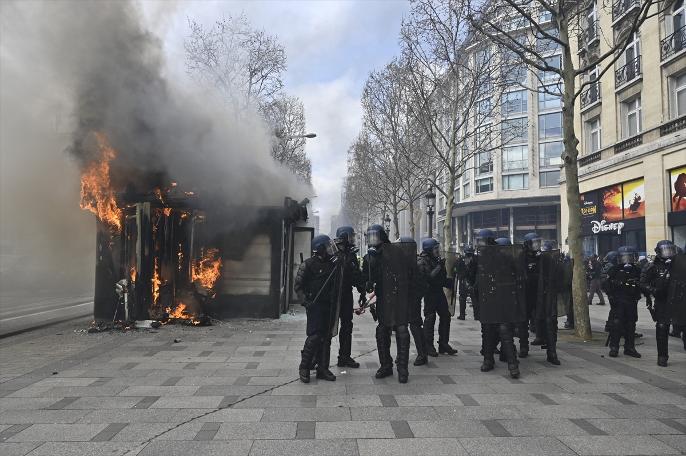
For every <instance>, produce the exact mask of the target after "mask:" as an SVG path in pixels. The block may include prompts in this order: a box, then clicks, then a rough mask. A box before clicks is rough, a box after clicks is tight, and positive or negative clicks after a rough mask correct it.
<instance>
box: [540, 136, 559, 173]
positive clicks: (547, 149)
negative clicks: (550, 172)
mask: <svg viewBox="0 0 686 456" xmlns="http://www.w3.org/2000/svg"><path fill="white" fill-rule="evenodd" d="M562 150H563V145H562V141H553V142H547V143H541V144H539V145H538V155H539V163H538V165H539V166H540V167H541V168H550V167H553V166H560V165H561V164H562Z"/></svg>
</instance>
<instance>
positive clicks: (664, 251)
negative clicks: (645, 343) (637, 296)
mask: <svg viewBox="0 0 686 456" xmlns="http://www.w3.org/2000/svg"><path fill="white" fill-rule="evenodd" d="M655 254H656V255H655V260H654V261H653V262H652V263H646V264H645V265H644V266H643V269H642V271H641V288H642V290H643V291H644V293H648V294H650V295H652V296H654V297H655V300H654V303H655V304H654V305H655V308H654V310H652V309H651V310H652V312H651V314H652V315H653V320H655V340H656V341H657V365H658V366H660V367H667V359H668V358H669V351H668V347H669V322H670V320H671V315H670V309H669V306H668V305H667V291H668V286H669V278H670V270H671V266H672V259H673V258H674V257H675V256H676V245H674V243H673V242H672V241H668V240H664V241H660V242H658V243H657V245H656V246H655ZM649 309H650V308H649Z"/></svg>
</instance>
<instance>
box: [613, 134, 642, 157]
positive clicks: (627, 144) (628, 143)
mask: <svg viewBox="0 0 686 456" xmlns="http://www.w3.org/2000/svg"><path fill="white" fill-rule="evenodd" d="M641 144H643V135H642V134H641V133H639V134H637V135H636V136H632V137H631V138H628V139H625V140H624V141H621V142H618V143H617V144H615V147H614V149H615V154H618V153H620V152H624V151H625V150H629V149H632V148H634V147H636V146H640V145H641Z"/></svg>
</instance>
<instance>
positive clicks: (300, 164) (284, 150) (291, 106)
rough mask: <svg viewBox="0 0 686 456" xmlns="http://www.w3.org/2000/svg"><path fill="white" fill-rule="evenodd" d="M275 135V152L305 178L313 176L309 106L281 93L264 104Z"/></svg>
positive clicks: (308, 181) (265, 113)
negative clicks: (308, 138)
mask: <svg viewBox="0 0 686 456" xmlns="http://www.w3.org/2000/svg"><path fill="white" fill-rule="evenodd" d="M262 112H263V115H264V117H265V119H266V120H267V123H268V124H269V126H270V128H271V130H272V132H273V133H274V136H273V137H272V156H273V157H274V159H275V160H277V161H278V162H280V163H283V164H284V165H286V166H287V167H288V168H289V169H290V170H291V171H292V172H293V173H294V174H296V175H297V176H299V177H300V178H301V179H303V181H305V182H307V183H310V181H311V180H312V164H311V163H310V159H309V158H307V155H306V154H305V136H304V135H305V109H304V108H303V104H302V102H301V101H300V100H299V99H298V98H297V97H289V96H286V95H280V96H279V97H278V98H275V99H274V100H273V101H272V102H271V103H268V104H266V105H264V106H263V107H262Z"/></svg>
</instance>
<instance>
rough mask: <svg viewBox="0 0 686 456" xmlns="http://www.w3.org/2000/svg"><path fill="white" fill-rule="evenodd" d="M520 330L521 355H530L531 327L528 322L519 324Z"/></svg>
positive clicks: (524, 356) (522, 356) (523, 356)
mask: <svg viewBox="0 0 686 456" xmlns="http://www.w3.org/2000/svg"><path fill="white" fill-rule="evenodd" d="M517 328H518V330H519V331H518V332H519V357H520V358H526V357H527V356H529V327H528V325H527V324H526V322H523V323H519V324H518V325H517Z"/></svg>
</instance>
